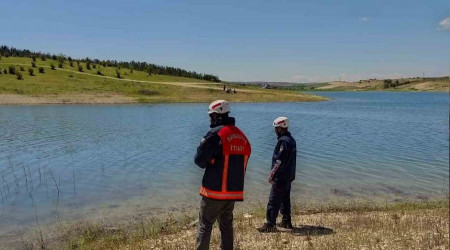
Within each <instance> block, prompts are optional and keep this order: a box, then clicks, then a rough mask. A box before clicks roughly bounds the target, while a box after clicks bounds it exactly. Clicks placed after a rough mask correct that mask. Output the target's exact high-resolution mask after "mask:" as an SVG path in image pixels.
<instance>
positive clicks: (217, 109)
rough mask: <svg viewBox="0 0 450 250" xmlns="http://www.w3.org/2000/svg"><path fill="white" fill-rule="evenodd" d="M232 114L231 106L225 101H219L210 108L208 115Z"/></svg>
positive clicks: (214, 102)
mask: <svg viewBox="0 0 450 250" xmlns="http://www.w3.org/2000/svg"><path fill="white" fill-rule="evenodd" d="M228 112H230V106H229V105H228V102H227V101H225V100H217V101H213V102H212V103H211V104H210V105H209V108H208V114H212V113H217V114H226V113H228Z"/></svg>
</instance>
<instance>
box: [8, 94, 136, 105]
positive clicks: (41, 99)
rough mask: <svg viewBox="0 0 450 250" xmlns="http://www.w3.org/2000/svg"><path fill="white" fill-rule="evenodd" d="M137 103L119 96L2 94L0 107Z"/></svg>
mask: <svg viewBox="0 0 450 250" xmlns="http://www.w3.org/2000/svg"><path fill="white" fill-rule="evenodd" d="M120 103H137V100H136V99H135V98H133V97H129V96H123V95H119V94H82V95H46V96H26V95H14V94H0V105H39V104H120Z"/></svg>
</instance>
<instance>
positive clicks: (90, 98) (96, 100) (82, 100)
mask: <svg viewBox="0 0 450 250" xmlns="http://www.w3.org/2000/svg"><path fill="white" fill-rule="evenodd" d="M307 95H308V98H309V99H305V100H278V101H275V100H266V99H262V100H260V101H259V100H249V101H245V100H244V101H243V100H238V101H231V102H233V103H274V102H283V103H284V102H285V103H290V102H323V101H329V100H330V98H326V97H322V96H315V95H311V94H307ZM231 100H232V99H231ZM168 103H174V104H177V103H178V104H182V103H210V101H205V100H186V101H180V100H170V99H168V98H167V100H164V99H162V100H145V101H140V100H139V98H137V97H131V96H124V95H117V94H108V93H105V94H97V95H92V94H84V95H76V94H74V95H41V96H27V95H19V94H0V106H21V105H30V106H39V105H116V104H168Z"/></svg>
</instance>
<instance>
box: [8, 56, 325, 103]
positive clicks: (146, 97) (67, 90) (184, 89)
mask: <svg viewBox="0 0 450 250" xmlns="http://www.w3.org/2000/svg"><path fill="white" fill-rule="evenodd" d="M60 66H61V67H60ZM10 67H13V68H14V71H15V73H14V74H11V73H10V72H9V68H10ZM89 67H90V69H88V66H87V65H86V64H85V63H82V62H81V63H79V65H78V64H77V63H72V65H70V64H69V63H67V62H66V63H64V64H62V65H59V62H57V61H55V60H51V59H47V60H45V61H42V60H41V59H37V60H36V62H35V67H33V66H32V59H31V58H26V57H7V58H5V57H3V58H1V60H0V69H1V71H2V74H0V104H47V103H49V104H51V103H137V102H141V103H147V102H210V101H213V100H216V99H226V100H229V101H232V102H296V101H324V100H327V99H326V98H323V97H318V96H314V95H309V94H303V93H299V92H298V91H277V90H262V89H252V88H247V87H240V88H238V89H236V91H237V93H226V92H224V91H223V89H222V88H223V85H222V84H220V83H212V82H207V81H202V80H198V79H193V78H184V77H176V76H167V75H156V74H151V75H150V74H148V73H146V72H142V71H136V70H134V71H132V70H130V69H119V68H115V67H103V66H100V65H96V66H95V68H94V66H93V65H92V64H91V65H90V66H89ZM40 68H41V69H40ZM5 70H6V71H7V72H6V73H5V72H4V71H5ZM31 71H33V72H32V73H30V72H31ZM19 74H20V75H21V77H19V76H18V75H19ZM18 78H21V79H18Z"/></svg>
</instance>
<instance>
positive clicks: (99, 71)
mask: <svg viewBox="0 0 450 250" xmlns="http://www.w3.org/2000/svg"><path fill="white" fill-rule="evenodd" d="M97 75H99V76H102V75H103V73H102V71H101V70H100V68H98V69H97Z"/></svg>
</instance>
